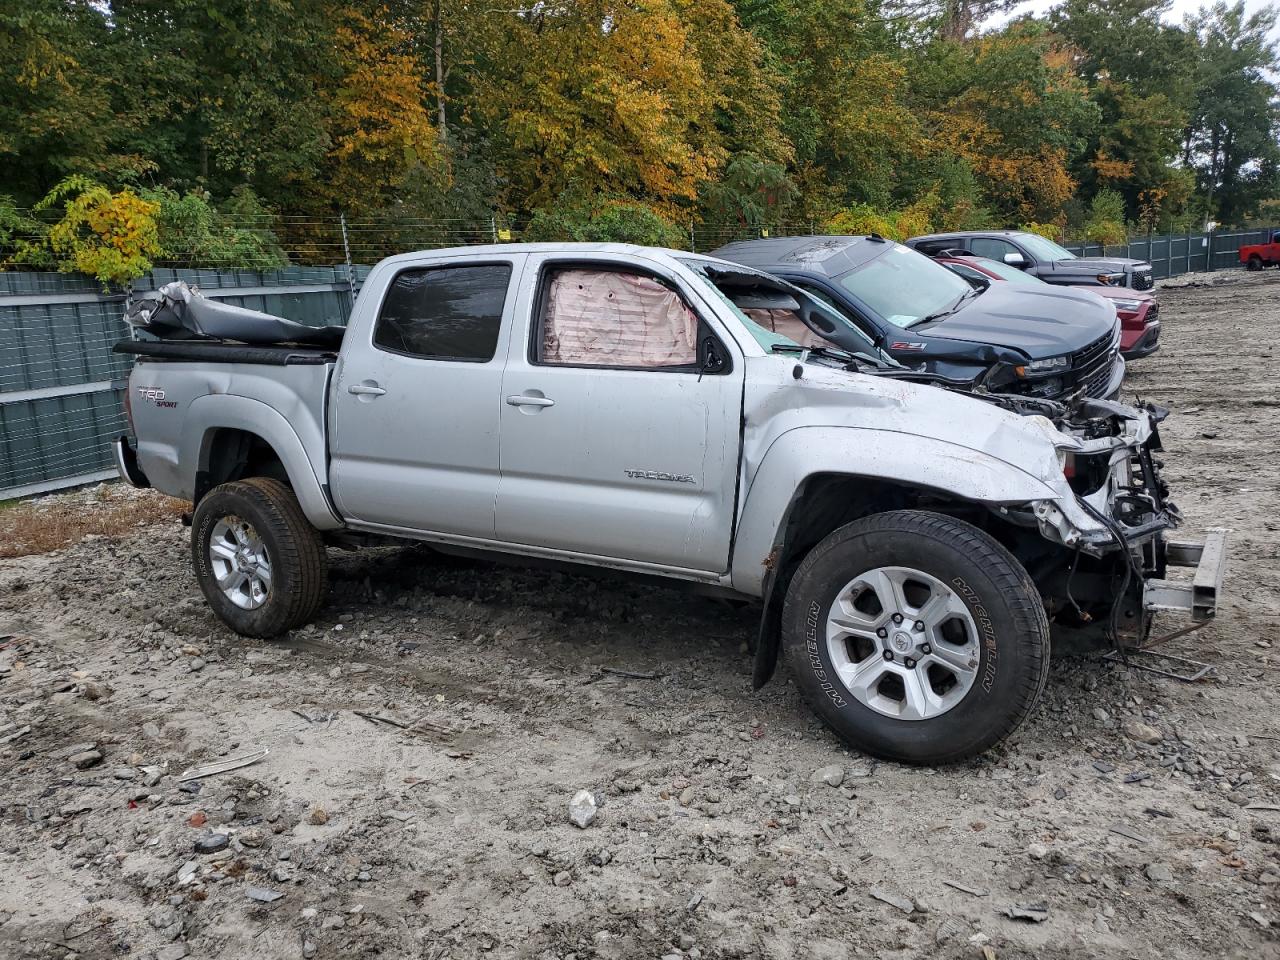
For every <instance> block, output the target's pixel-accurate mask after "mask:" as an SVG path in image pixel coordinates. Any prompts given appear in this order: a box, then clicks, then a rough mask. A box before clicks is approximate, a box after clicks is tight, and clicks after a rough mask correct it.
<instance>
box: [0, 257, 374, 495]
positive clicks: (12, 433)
mask: <svg viewBox="0 0 1280 960" xmlns="http://www.w3.org/2000/svg"><path fill="white" fill-rule="evenodd" d="M367 274H368V268H367V267H362V268H355V269H353V274H352V275H353V277H354V279H355V284H356V287H357V289H358V287H359V283H360V281H361V280H363V278H364V277H365V276H366V275H367ZM347 276H348V274H347V267H346V266H345V265H343V266H336V267H290V268H288V269H285V270H277V271H272V272H269V273H256V272H253V271H244V270H225V271H215V270H156V271H154V272H152V273H150V274H148V275H147V276H145V277H142V278H141V279H140V280H139V281H138V282H137V283H136V284H135V285H134V287H135V290H137V291H139V292H141V291H146V290H152V289H155V288H156V287H159V286H162V285H164V284H166V283H169V282H170V281H172V280H178V279H181V280H186V281H187V282H188V283H191V284H196V285H199V287H200V289H201V290H202V291H203V292H204V293H205V295H206V296H210V297H215V298H218V299H221V300H225V301H226V302H228V303H233V304H236V305H238V306H244V307H250V308H252V309H255V310H264V311H266V312H267V313H272V314H275V315H276V316H281V317H288V318H289V319H290V320H297V321H298V322H300V323H306V324H309V325H312V326H322V325H325V324H341V323H345V322H346V319H347V315H348V314H349V313H350V309H351V303H352V301H353V296H354V292H353V291H352V289H351V284H350V283H349V282H348V280H347ZM124 307H125V297H124V295H120V294H105V293H103V292H102V290H101V288H100V286H99V285H98V284H96V283H95V282H94V281H93V280H90V279H87V278H82V277H76V276H68V275H64V274H58V273H0V500H4V499H12V498H15V497H22V496H29V495H31V494H35V493H43V492H46V491H49V490H56V489H59V488H61V487H69V486H76V485H79V484H83V483H91V482H94V481H96V480H101V479H105V478H107V477H110V476H112V475H113V474H114V471H113V470H112V469H111V456H110V447H109V444H110V441H111V439H112V438H114V437H116V436H119V435H120V434H121V433H124V432H125V430H126V429H127V424H126V422H125V416H124V409H123V406H122V391H123V388H124V385H125V379H126V377H127V376H128V373H129V360H128V358H127V357H124V356H121V355H119V354H113V353H112V352H111V346H112V344H114V343H115V342H116V341H117V340H120V339H121V338H123V337H125V336H127V335H128V328H127V327H126V326H125V324H124V321H123V319H122V316H123V313H124Z"/></svg>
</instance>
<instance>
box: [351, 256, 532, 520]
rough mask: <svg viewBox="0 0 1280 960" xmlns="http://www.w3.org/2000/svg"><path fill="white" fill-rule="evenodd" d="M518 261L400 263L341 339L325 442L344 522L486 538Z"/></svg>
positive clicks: (506, 258) (521, 258)
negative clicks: (369, 311)
mask: <svg viewBox="0 0 1280 960" xmlns="http://www.w3.org/2000/svg"><path fill="white" fill-rule="evenodd" d="M524 260H525V256H524V254H516V255H509V256H497V257H493V258H485V259H484V260H475V259H472V258H464V259H457V258H454V259H445V260H435V261H432V260H431V259H429V258H424V259H423V260H422V261H420V262H412V263H407V264H405V265H403V266H402V267H401V268H400V269H399V270H398V271H397V272H396V273H395V274H394V275H393V276H392V277H391V278H390V279H389V281H388V282H386V283H385V294H384V295H383V297H382V298H381V302H380V303H379V305H378V307H377V311H376V315H375V316H373V317H372V318H368V317H361V318H360V321H359V324H360V325H357V326H353V328H352V330H351V331H350V333H348V337H349V338H354V340H355V342H352V343H348V344H344V345H343V352H342V360H341V362H340V365H339V368H338V370H337V373H336V376H335V381H336V382H335V387H334V390H333V394H332V396H333V399H332V401H331V410H330V419H331V423H332V437H331V440H330V445H329V446H330V453H331V463H330V467H329V475H330V478H331V482H332V484H333V494H334V499H335V502H336V503H337V505H338V508H339V510H340V512H341V513H342V514H343V515H344V516H345V517H348V518H351V519H354V520H359V521H363V522H365V523H371V524H378V525H384V526H388V527H395V528H401V529H407V530H415V531H430V532H439V533H446V534H453V535H460V536H467V537H478V538H484V539H491V538H492V537H493V533H494V498H495V497H496V495H497V492H498V458H499V450H498V432H499V429H500V420H501V411H502V399H501V390H502V367H503V362H504V360H505V357H506V352H507V343H508V340H509V337H510V333H511V317H512V310H513V303H514V297H513V296H512V295H511V293H512V291H513V290H514V289H515V288H516V286H517V283H518V280H519V275H520V271H521V268H522V267H523V264H524ZM370 292H371V293H372V292H373V291H372V289H371V290H370Z"/></svg>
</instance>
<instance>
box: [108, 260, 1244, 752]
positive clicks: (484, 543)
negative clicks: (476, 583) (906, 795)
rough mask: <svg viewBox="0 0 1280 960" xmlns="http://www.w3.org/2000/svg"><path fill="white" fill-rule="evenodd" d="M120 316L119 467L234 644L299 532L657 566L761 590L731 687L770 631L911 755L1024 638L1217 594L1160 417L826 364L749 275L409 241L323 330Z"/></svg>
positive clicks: (274, 586)
mask: <svg viewBox="0 0 1280 960" xmlns="http://www.w3.org/2000/svg"><path fill="white" fill-rule="evenodd" d="M130 319H131V322H132V323H133V324H134V326H135V328H137V329H138V330H139V331H140V333H139V334H138V335H136V336H135V338H134V339H131V340H126V341H123V342H122V343H120V344H118V345H117V349H118V350H120V351H121V352H125V353H131V354H135V355H136V356H137V362H136V364H135V366H134V368H133V372H132V374H131V375H130V379H129V390H128V393H129V398H130V399H129V404H128V407H129V410H130V422H131V425H132V430H133V434H134V436H135V437H136V446H135V445H134V443H133V442H131V441H130V440H129V439H128V438H121V439H120V441H119V442H118V444H117V447H116V454H117V459H118V465H119V468H120V472H121V474H122V475H123V476H124V477H126V478H127V479H128V480H130V481H131V482H133V483H135V484H139V485H150V486H153V487H156V488H157V489H159V490H161V491H163V492H165V493H168V494H171V495H173V496H176V497H181V498H183V499H186V500H190V501H192V502H193V503H194V514H193V518H192V540H191V549H192V561H193V564H194V567H195V572H196V577H197V579H198V581H199V583H200V586H201V588H202V589H203V592H204V594H205V596H206V597H207V598H208V601H209V604H210V606H211V607H212V608H213V610H214V612H215V613H216V614H217V615H218V616H219V617H220V618H221V619H222V620H223V621H224V622H225V623H226V624H227V625H228V626H230V627H231V628H232V629H233V630H235V631H237V632H239V633H242V634H245V635H249V636H255V637H270V636H274V635H278V634H280V633H282V632H284V631H287V630H289V629H291V628H294V627H297V626H300V625H302V624H304V623H306V622H307V621H308V620H309V619H310V618H312V617H313V616H314V615H315V614H316V612H317V610H318V609H319V608H320V606H321V605H322V604H323V602H324V593H325V579H326V566H325V564H326V554H325V548H326V545H328V544H340V545H345V546H350V545H353V544H356V545H358V544H360V543H362V542H385V538H386V537H394V538H404V539H408V540H420V541H427V542H430V543H431V544H433V545H435V547H436V548H437V549H439V550H441V551H444V552H456V553H466V554H476V553H482V554H504V555H508V556H510V555H517V556H521V557H526V558H537V559H538V560H539V561H542V562H546V561H548V560H549V561H560V562H565V563H570V564H577V565H587V566H592V567H601V568H609V569H611V570H613V571H615V572H618V573H621V574H624V575H647V576H655V575H656V576H658V577H662V578H666V579H667V580H669V581H670V582H673V583H684V584H686V585H688V586H691V587H693V588H695V589H698V590H702V591H706V592H711V593H717V594H722V595H729V596H735V597H740V598H749V599H752V600H757V601H760V602H761V607H762V610H761V620H760V632H759V637H758V639H757V644H756V666H755V682H756V684H757V686H759V685H761V684H763V683H764V682H766V681H767V680H768V679H769V677H770V676H771V675H772V674H773V672H774V667H775V663H776V660H777V658H778V654H779V650H781V651H782V652H783V654H784V655H785V658H786V659H787V661H788V663H789V666H790V670H791V673H792V675H793V676H794V678H795V681H796V683H797V684H798V686H799V688H800V690H801V691H802V692H803V694H804V696H805V697H806V699H807V700H808V702H809V703H810V704H811V705H812V706H813V708H814V709H815V710H816V711H817V712H818V713H819V714H820V715H821V716H822V718H823V719H824V720H825V721H826V722H828V723H829V724H830V725H831V727H833V728H834V729H835V730H836V731H837V732H838V733H839V734H840V735H841V736H843V737H844V738H846V739H847V740H848V741H849V742H850V743H851V744H853V745H854V746H856V747H857V748H859V749H862V750H865V751H868V752H870V753H874V754H878V755H880V756H883V757H887V758H892V759H897V760H902V761H907V762H915V763H940V762H946V761H951V760H956V759H959V758H962V757H966V756H970V755H972V754H975V753H977V752H980V751H982V750H984V749H986V748H988V747H990V746H991V745H992V744H994V743H996V742H997V741H999V740H1000V739H1002V738H1003V737H1005V736H1007V735H1008V734H1009V733H1010V732H1011V731H1013V730H1014V729H1015V728H1016V727H1017V726H1018V725H1019V724H1020V723H1021V722H1022V720H1023V719H1024V718H1025V717H1026V716H1027V715H1028V713H1029V712H1030V711H1031V710H1032V708H1033V706H1034V705H1035V703H1036V701H1037V699H1038V697H1039V696H1040V693H1041V690H1042V688H1043V686H1044V683H1045V680H1046V677H1047V675H1048V665H1049V652H1050V637H1051V628H1050V624H1051V623H1052V624H1053V637H1054V642H1055V643H1057V644H1063V645H1065V646H1069V647H1071V648H1080V647H1082V646H1084V647H1093V648H1113V647H1114V646H1116V645H1119V644H1127V645H1133V644H1134V643H1135V642H1141V641H1142V640H1144V639H1146V637H1147V635H1148V632H1149V631H1150V629H1151V624H1152V617H1153V615H1154V613H1155V612H1156V611H1158V610H1172V611H1180V612H1183V613H1186V614H1189V615H1190V616H1191V617H1192V618H1193V619H1194V620H1195V621H1196V622H1205V621H1207V620H1208V619H1209V618H1211V617H1212V616H1213V615H1214V613H1215V609H1216V602H1217V593H1218V589H1219V584H1220V579H1221V556H1222V542H1221V535H1220V534H1214V535H1212V536H1211V537H1210V539H1209V541H1208V542H1207V543H1206V544H1205V545H1199V544H1190V543H1179V542H1175V541H1171V540H1169V539H1168V538H1167V534H1168V531H1169V530H1170V529H1171V528H1173V527H1175V526H1176V525H1177V523H1178V513H1177V511H1176V509H1175V508H1174V507H1173V506H1172V505H1171V504H1170V503H1169V501H1168V499H1167V489H1166V486H1165V484H1164V482H1163V481H1162V479H1161V477H1160V473H1159V467H1160V464H1159V461H1158V460H1157V459H1156V458H1155V456H1154V455H1153V454H1154V452H1155V451H1158V450H1159V437H1158V430H1157V423H1158V421H1159V419H1160V418H1161V416H1162V413H1163V412H1162V411H1159V410H1157V409H1155V408H1146V409H1136V408H1132V407H1125V406H1121V405H1119V404H1115V403H1107V402H1104V401H1085V402H1083V403H1082V404H1081V405H1080V406H1079V407H1077V408H1075V409H1074V410H1067V409H1065V408H1064V407H1062V406H1060V405H1058V404H1054V403H1050V402H1047V401H1033V400H1029V399H1028V398H1025V397H1004V396H1000V395H997V394H991V393H986V392H984V391H982V390H981V389H979V391H978V392H977V393H964V392H960V391H958V390H956V389H951V388H949V387H948V385H947V384H946V383H945V382H944V381H938V380H937V379H936V378H934V379H932V380H931V379H930V378H928V377H927V376H926V375H924V374H922V373H920V372H919V371H911V370H907V369H905V368H903V367H900V366H898V365H897V364H895V363H893V362H892V361H891V360H889V359H888V358H886V357H885V356H884V355H883V354H880V353H878V352H877V350H876V348H875V346H874V345H873V344H872V343H871V342H870V341H867V343H866V349H865V350H857V349H854V350H849V349H845V350H837V349H833V348H832V347H831V346H830V344H829V343H827V341H826V337H825V335H827V334H830V333H831V332H832V330H833V329H834V328H833V324H839V323H842V322H845V323H847V320H845V319H843V315H841V314H838V313H836V312H835V311H833V310H832V309H831V308H830V307H828V306H827V305H826V304H824V303H823V302H822V301H820V300H818V299H816V298H814V297H813V296H811V295H809V294H807V293H805V292H804V291H802V290H801V289H799V288H797V287H794V286H792V285H791V284H789V283H787V282H786V281H783V280H779V279H776V278H773V277H771V276H769V275H767V274H764V273H760V272H759V271H755V270H753V269H751V268H747V267H742V266H739V265H736V264H731V263H728V262H725V261H720V260H715V259H713V258H710V257H704V256H698V255H695V254H688V253H679V252H676V251H672V250H661V249H653V248H643V247H633V246H625V245H586V244H530V245H498V246H489V247H472V248H465V249H455V250H435V251H428V252H422V253H412V254H406V255H403V256H397V257H392V258H390V259H388V260H384V261H382V262H381V263H379V264H378V265H377V266H376V267H375V268H374V270H373V271H372V273H371V274H370V275H369V277H368V279H367V281H366V282H365V284H364V286H363V289H362V290H361V291H360V295H359V298H358V300H357V302H356V304H355V308H354V311H353V313H352V315H351V318H350V324H349V326H347V327H346V328H345V329H328V330H314V329H310V328H305V327H302V326H299V325H296V324H290V323H289V322H288V321H284V320H280V319H278V318H273V317H269V316H266V315H264V314H257V313H253V312H252V311H245V310H240V309H238V308H234V307H225V306H218V305H216V304H214V303H213V302H212V301H209V300H204V299H203V298H202V297H200V296H199V294H198V293H194V292H192V291H190V290H187V289H186V288H184V287H181V285H175V287H174V288H172V289H169V288H166V290H165V291H163V292H162V293H161V294H159V295H157V296H155V297H153V298H151V299H148V300H144V301H143V302H141V303H139V304H135V305H134V307H133V309H132V311H131V317H130ZM841 342H843V343H845V345H846V348H847V347H848V345H849V343H850V341H849V340H848V338H847V337H843V338H842V341H841ZM855 346H856V344H855ZM922 380H923V381H924V382H921V381H922ZM1176 566H1184V567H1191V568H1194V571H1193V572H1191V573H1188V575H1187V576H1186V577H1184V578H1183V580H1177V579H1176V578H1175V579H1166V576H1167V573H1166V571H1167V568H1171V567H1176Z"/></svg>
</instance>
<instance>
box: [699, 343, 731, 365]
mask: <svg viewBox="0 0 1280 960" xmlns="http://www.w3.org/2000/svg"><path fill="white" fill-rule="evenodd" d="M700 352H701V354H702V360H701V362H700V363H699V364H698V368H699V370H701V371H702V372H703V373H720V372H721V371H722V370H724V368H725V367H726V366H727V360H726V358H725V356H724V354H723V353H722V352H721V350H720V345H719V344H718V343H716V338H715V337H703V338H702V345H701V350H700Z"/></svg>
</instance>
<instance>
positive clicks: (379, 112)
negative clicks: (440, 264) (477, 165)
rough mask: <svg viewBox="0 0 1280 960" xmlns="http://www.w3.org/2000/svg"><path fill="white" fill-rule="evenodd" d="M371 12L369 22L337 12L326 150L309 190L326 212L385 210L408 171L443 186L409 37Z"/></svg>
mask: <svg viewBox="0 0 1280 960" xmlns="http://www.w3.org/2000/svg"><path fill="white" fill-rule="evenodd" d="M374 13H375V15H376V19H375V18H374V17H372V16H368V15H366V14H365V13H364V12H362V11H360V10H358V9H356V8H354V7H348V8H346V9H345V10H343V11H342V12H341V16H340V20H341V25H340V26H339V27H338V28H337V31H336V40H337V47H338V50H339V51H340V53H339V57H338V62H339V65H340V68H341V71H342V73H341V76H340V78H339V80H338V82H337V84H336V86H335V87H334V88H333V89H332V91H331V92H329V95H330V96H331V97H332V104H333V106H332V112H331V115H330V116H329V118H328V119H327V121H326V124H325V127H326V132H327V135H328V140H329V142H330V143H331V144H332V146H331V148H330V150H329V152H328V154H327V155H326V157H325V160H324V162H323V164H322V165H321V168H320V170H321V175H320V178H319V181H318V182H317V183H316V185H315V190H316V192H317V193H318V194H320V195H322V196H324V197H326V198H327V199H328V201H329V203H330V204H331V206H332V208H333V209H338V210H343V211H346V212H348V213H355V214H363V213H367V212H369V211H370V210H374V209H378V208H380V207H383V206H386V205H387V204H388V203H389V202H391V201H392V200H393V199H394V196H395V193H396V192H397V191H398V190H399V189H400V188H401V187H402V186H403V185H404V184H405V182H406V181H407V179H408V178H409V176H410V175H411V174H413V173H415V172H418V173H423V174H427V175H431V174H434V175H435V176H434V179H435V180H436V181H437V183H438V185H439V186H440V187H444V186H446V185H447V183H446V173H445V169H444V164H445V157H444V155H443V148H442V147H441V144H440V142H439V138H438V135H437V131H436V130H435V128H434V127H433V126H432V122H431V109H430V105H429V102H428V99H429V90H428V85H427V83H426V81H425V78H424V76H423V74H422V71H421V64H420V62H419V60H418V58H417V57H416V55H415V51H414V37H413V34H412V33H411V32H410V30H409V29H408V28H407V27H406V26H405V25H403V24H401V23H398V22H396V21H395V20H394V19H393V18H392V17H391V11H390V10H389V9H388V8H386V7H381V8H379V9H378V10H376V11H374Z"/></svg>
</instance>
